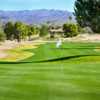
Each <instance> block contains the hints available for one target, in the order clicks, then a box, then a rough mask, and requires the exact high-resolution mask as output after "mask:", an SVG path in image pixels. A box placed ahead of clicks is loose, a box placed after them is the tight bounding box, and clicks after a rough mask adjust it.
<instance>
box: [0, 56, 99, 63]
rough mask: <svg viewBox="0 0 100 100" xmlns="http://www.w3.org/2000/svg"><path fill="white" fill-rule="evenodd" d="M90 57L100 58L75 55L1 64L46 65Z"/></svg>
mask: <svg viewBox="0 0 100 100" xmlns="http://www.w3.org/2000/svg"><path fill="white" fill-rule="evenodd" d="M89 56H100V55H75V56H67V57H60V58H54V59H48V60H40V61H27V62H25V61H20V62H0V64H29V63H46V62H57V61H64V60H72V59H75V58H81V57H89Z"/></svg>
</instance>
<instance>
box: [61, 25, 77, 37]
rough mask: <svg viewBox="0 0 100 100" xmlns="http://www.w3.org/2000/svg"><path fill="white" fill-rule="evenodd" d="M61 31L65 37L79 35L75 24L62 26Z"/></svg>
mask: <svg viewBox="0 0 100 100" xmlns="http://www.w3.org/2000/svg"><path fill="white" fill-rule="evenodd" d="M63 30H64V36H65V37H74V36H77V35H78V34H79V32H78V25H77V24H64V25H63Z"/></svg>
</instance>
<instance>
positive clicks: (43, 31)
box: [39, 25, 49, 37]
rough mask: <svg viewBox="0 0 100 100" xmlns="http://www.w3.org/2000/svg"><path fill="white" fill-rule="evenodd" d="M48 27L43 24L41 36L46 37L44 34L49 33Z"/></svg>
mask: <svg viewBox="0 0 100 100" xmlns="http://www.w3.org/2000/svg"><path fill="white" fill-rule="evenodd" d="M48 33H49V32H48V27H47V26H46V25H42V26H41V29H40V34H39V36H40V37H44V36H46V35H48Z"/></svg>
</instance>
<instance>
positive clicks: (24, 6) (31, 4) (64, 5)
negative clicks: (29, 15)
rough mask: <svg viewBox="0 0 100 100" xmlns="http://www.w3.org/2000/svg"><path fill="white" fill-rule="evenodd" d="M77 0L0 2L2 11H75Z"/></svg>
mask: <svg viewBox="0 0 100 100" xmlns="http://www.w3.org/2000/svg"><path fill="white" fill-rule="evenodd" d="M74 2H75V0H0V10H32V9H62V10H69V11H73V6H74Z"/></svg>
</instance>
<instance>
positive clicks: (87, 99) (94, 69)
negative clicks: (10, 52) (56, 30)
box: [0, 43, 100, 100]
mask: <svg viewBox="0 0 100 100" xmlns="http://www.w3.org/2000/svg"><path fill="white" fill-rule="evenodd" d="M99 47H100V44H99V43H64V44H63V45H62V47H61V48H59V49H56V48H55V44H44V45H40V46H39V47H38V48H36V49H31V50H27V51H28V52H32V53H35V55H34V56H32V57H30V58H28V59H25V60H23V61H19V62H17V63H13V62H5V63H4V62H1V64H0V100H99V99H100V51H99ZM95 48H98V50H95Z"/></svg>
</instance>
